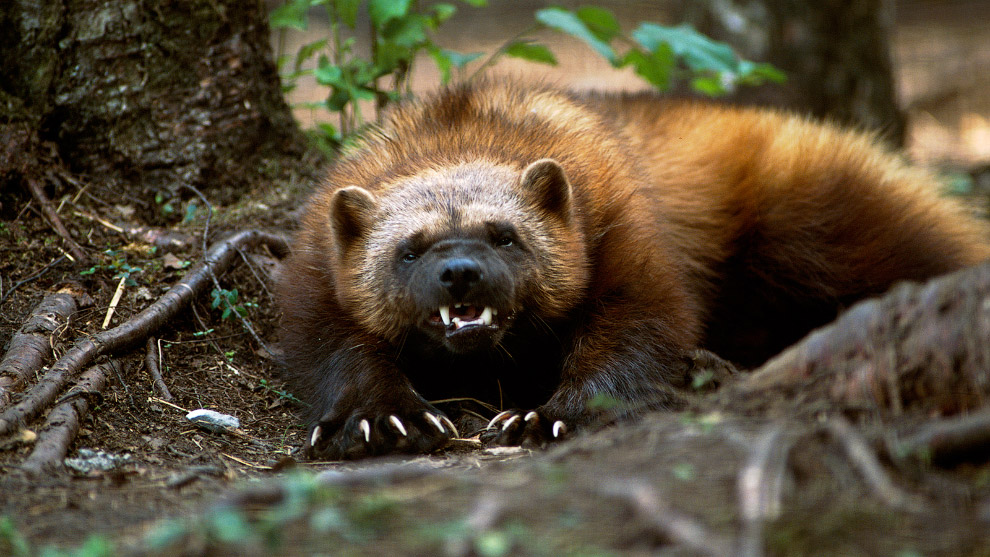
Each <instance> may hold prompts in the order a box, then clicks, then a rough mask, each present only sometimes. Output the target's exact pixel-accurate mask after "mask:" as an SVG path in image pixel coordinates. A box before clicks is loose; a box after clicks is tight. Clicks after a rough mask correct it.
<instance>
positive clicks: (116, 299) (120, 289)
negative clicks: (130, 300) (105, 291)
mask: <svg viewBox="0 0 990 557" xmlns="http://www.w3.org/2000/svg"><path fill="white" fill-rule="evenodd" d="M125 284H127V274H126V273H125V274H124V276H122V277H120V282H118V283H117V289H116V290H114V291H113V297H112V298H110V307H108V308H107V315H106V317H104V318H103V326H102V327H100V328H101V329H106V328H107V325H109V324H110V320H111V319H113V314H114V312H115V311H117V304H118V303H120V296H121V295H123V293H124V285H125Z"/></svg>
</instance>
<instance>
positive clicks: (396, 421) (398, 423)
mask: <svg viewBox="0 0 990 557" xmlns="http://www.w3.org/2000/svg"><path fill="white" fill-rule="evenodd" d="M388 421H390V422H392V425H394V426H395V429H397V430H399V433H401V434H402V436H403V437H408V436H409V434H408V433H406V426H404V425H402V420H400V419H399V417H398V416H389V417H388Z"/></svg>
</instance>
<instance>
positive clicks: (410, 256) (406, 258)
mask: <svg viewBox="0 0 990 557" xmlns="http://www.w3.org/2000/svg"><path fill="white" fill-rule="evenodd" d="M417 259H419V256H418V255H416V254H415V253H407V254H405V255H403V256H402V261H404V262H406V263H412V262H413V261H416V260H417Z"/></svg>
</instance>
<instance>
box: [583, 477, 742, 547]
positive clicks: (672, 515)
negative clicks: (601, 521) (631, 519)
mask: <svg viewBox="0 0 990 557" xmlns="http://www.w3.org/2000/svg"><path fill="white" fill-rule="evenodd" d="M601 493H602V495H606V496H611V497H619V498H621V499H623V500H625V501H626V502H627V503H629V505H630V506H632V508H633V509H634V510H635V511H636V516H637V517H638V518H639V520H640V521H642V522H643V523H644V524H646V525H647V526H649V527H650V528H651V529H653V530H654V531H656V533H657V534H658V535H660V536H661V537H663V538H665V539H668V540H670V541H671V542H673V543H674V544H677V545H683V546H686V547H688V548H690V549H691V551H694V552H696V553H700V554H702V555H711V556H716V557H728V556H729V555H734V552H733V544H732V541H731V540H729V539H726V538H724V537H723V536H720V535H716V534H714V533H712V532H710V531H708V530H707V529H706V528H705V527H704V526H703V525H702V524H701V523H699V522H697V521H696V520H694V519H693V518H691V517H689V516H687V515H684V514H682V513H681V512H680V511H678V510H677V509H675V508H673V507H672V506H671V505H670V504H669V503H667V502H666V501H664V500H663V499H662V498H661V497H660V496H659V494H657V491H656V489H654V488H653V486H651V485H650V484H649V483H648V482H646V481H645V480H632V481H618V480H615V481H609V482H606V483H605V484H604V485H603V486H602V488H601Z"/></svg>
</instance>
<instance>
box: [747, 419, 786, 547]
mask: <svg viewBox="0 0 990 557" xmlns="http://www.w3.org/2000/svg"><path fill="white" fill-rule="evenodd" d="M790 447H791V443H790V441H789V440H787V439H785V438H784V433H783V428H782V427H781V426H780V425H771V426H769V427H767V429H766V430H764V432H763V433H762V434H760V436H759V437H758V438H757V440H756V442H755V443H754V444H753V448H752V450H751V451H750V454H749V458H747V460H746V464H744V465H743V467H742V469H741V470H740V471H739V477H738V479H737V480H736V489H737V492H738V494H739V508H740V515H741V516H742V522H743V526H742V535H741V537H740V540H739V547H738V551H737V554H738V555H739V556H740V557H759V556H760V555H763V524H764V522H765V521H767V520H772V519H774V518H776V517H777V516H778V515H779V514H780V509H781V507H782V504H781V498H782V493H783V490H784V473H785V472H786V470H787V453H788V451H789V450H790Z"/></svg>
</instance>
